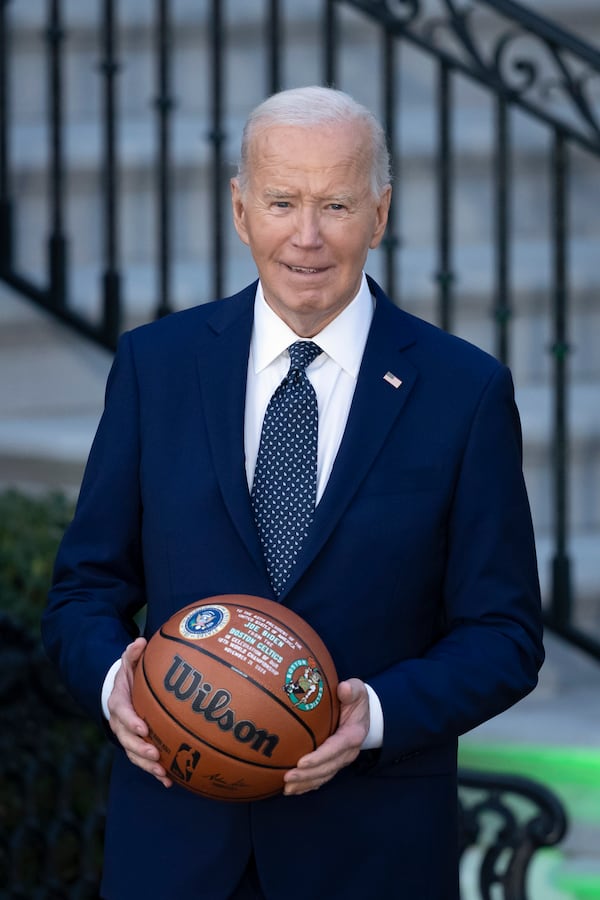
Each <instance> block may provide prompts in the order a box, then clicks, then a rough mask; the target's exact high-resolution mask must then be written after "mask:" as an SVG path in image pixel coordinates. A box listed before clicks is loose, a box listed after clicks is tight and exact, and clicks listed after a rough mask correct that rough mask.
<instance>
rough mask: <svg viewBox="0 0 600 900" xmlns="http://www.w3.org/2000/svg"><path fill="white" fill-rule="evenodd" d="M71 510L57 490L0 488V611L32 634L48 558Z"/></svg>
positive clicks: (43, 591)
mask: <svg viewBox="0 0 600 900" xmlns="http://www.w3.org/2000/svg"><path fill="white" fill-rule="evenodd" d="M72 514H73V503H72V502H71V501H70V500H69V499H67V497H65V496H64V495H63V494H58V493H52V494H47V495H45V496H43V497H32V496H29V495H26V494H22V493H20V492H19V491H16V490H8V491H5V492H3V493H0V610H1V611H2V612H3V613H4V614H7V615H9V616H10V618H11V619H13V621H15V622H18V623H20V624H22V625H24V626H26V627H27V628H28V629H31V630H32V632H34V633H35V634H36V635H37V634H38V633H39V621H40V615H41V613H42V610H43V609H44V606H45V604H46V596H47V593H48V588H49V586H50V582H51V579H52V568H53V565H54V557H55V556H56V551H57V549H58V545H59V542H60V539H61V537H62V535H63V533H64V531H65V528H66V527H67V525H68V524H69V522H70V520H71V517H72Z"/></svg>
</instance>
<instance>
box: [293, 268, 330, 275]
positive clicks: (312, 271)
mask: <svg viewBox="0 0 600 900" xmlns="http://www.w3.org/2000/svg"><path fill="white" fill-rule="evenodd" d="M288 269H289V270H290V271H291V272H298V273H299V274H300V275H317V274H318V273H319V272H323V271H324V270H323V269H313V268H310V267H309V266H288Z"/></svg>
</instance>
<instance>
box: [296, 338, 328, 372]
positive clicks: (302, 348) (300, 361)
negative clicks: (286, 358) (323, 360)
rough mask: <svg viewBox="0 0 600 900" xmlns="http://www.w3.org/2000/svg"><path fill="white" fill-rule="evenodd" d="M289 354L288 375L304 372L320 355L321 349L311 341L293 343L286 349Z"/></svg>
mask: <svg viewBox="0 0 600 900" xmlns="http://www.w3.org/2000/svg"><path fill="white" fill-rule="evenodd" d="M288 353H289V354H290V369H289V374H290V375H291V374H292V373H293V372H304V370H305V369H306V367H307V366H310V364H311V362H313V360H315V359H316V358H317V356H318V355H319V353H321V348H320V347H319V346H318V345H317V344H315V343H314V342H313V341H295V342H294V343H293V344H290V346H289V347H288Z"/></svg>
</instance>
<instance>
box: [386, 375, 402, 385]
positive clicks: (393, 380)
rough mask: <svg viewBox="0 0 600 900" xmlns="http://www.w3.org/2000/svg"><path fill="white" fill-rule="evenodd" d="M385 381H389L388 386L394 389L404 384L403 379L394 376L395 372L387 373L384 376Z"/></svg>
mask: <svg viewBox="0 0 600 900" xmlns="http://www.w3.org/2000/svg"><path fill="white" fill-rule="evenodd" d="M383 380H384V381H387V383H388V384H391V386H392V387H394V388H399V387H400V385H401V384H402V379H401V378H398V376H397V375H394V373H393V372H386V373H385V375H384V376H383Z"/></svg>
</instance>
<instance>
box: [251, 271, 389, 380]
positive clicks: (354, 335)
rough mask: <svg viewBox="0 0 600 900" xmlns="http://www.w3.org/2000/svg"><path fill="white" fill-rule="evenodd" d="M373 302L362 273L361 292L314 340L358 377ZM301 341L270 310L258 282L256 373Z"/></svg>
mask: <svg viewBox="0 0 600 900" xmlns="http://www.w3.org/2000/svg"><path fill="white" fill-rule="evenodd" d="M374 303H375V301H374V299H373V297H372V296H371V292H370V291H369V286H368V284H367V279H366V278H365V275H364V273H363V275H362V279H361V283H360V288H359V290H358V293H357V295H356V296H355V297H354V299H353V300H352V302H351V303H349V304H348V306H346V307H345V308H344V309H343V310H342V311H341V313H340V314H339V315H338V316H336V317H335V319H333V321H332V322H330V323H329V325H326V326H325V328H324V329H323V330H322V331H320V332H319V334H317V335H315V337H314V338H313V340H314V341H315V343H317V344H318V345H319V347H320V348H321V350H323V351H324V352H325V353H326V354H327V356H329V357H330V358H331V359H332V360H333V361H334V362H335V363H337V365H338V366H340V368H342V369H344V370H345V371H346V372H347V373H348V374H349V375H351V376H352V377H353V378H357V377H358V370H359V368H360V363H361V360H362V356H363V352H364V349H365V344H366V342H367V336H368V334H369V328H370V326H371V320H372V318H373V309H374ZM298 340H301V338H299V337H298V335H297V334H296V333H295V332H294V331H292V329H291V328H290V327H289V326H288V325H286V323H285V322H284V321H283V320H282V319H280V318H279V316H278V315H277V314H276V313H275V312H274V311H273V310H272V309H271V307H270V306H269V304H268V303H267V301H266V300H265V297H264V293H263V290H262V285H261V283H260V281H259V283H258V287H257V290H256V298H255V302H254V328H253V332H252V359H253V363H254V371H255V373H258V372H261V371H262V370H263V369H266V368H267V366H269V365H270V364H271V363H272V362H273V361H274V360H275V359H277V357H278V356H280V355H281V354H282V353H283V352H284V351H285V350H287V348H288V347H289V346H290V344H293V343H294V341H298Z"/></svg>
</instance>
